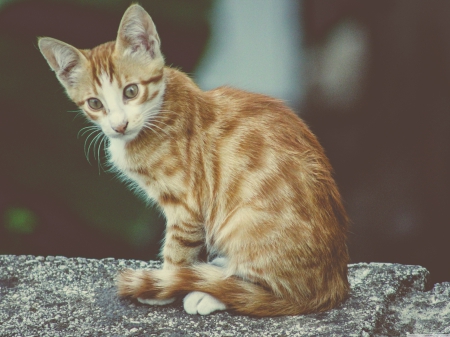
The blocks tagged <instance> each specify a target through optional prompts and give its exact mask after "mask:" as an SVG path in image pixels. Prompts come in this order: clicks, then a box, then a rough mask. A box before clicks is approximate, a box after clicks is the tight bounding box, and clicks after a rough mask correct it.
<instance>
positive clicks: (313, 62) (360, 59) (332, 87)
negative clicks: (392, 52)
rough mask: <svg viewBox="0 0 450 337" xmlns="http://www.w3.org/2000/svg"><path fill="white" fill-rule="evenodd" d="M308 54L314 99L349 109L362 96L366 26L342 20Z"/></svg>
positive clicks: (365, 57) (367, 53)
mask: <svg viewBox="0 0 450 337" xmlns="http://www.w3.org/2000/svg"><path fill="white" fill-rule="evenodd" d="M307 55H308V76H307V80H308V82H307V83H308V90H313V94H314V98H315V99H317V100H318V101H320V102H319V103H320V104H322V105H325V106H326V107H327V108H329V107H332V108H337V109H340V110H344V111H345V110H347V109H350V108H351V107H352V106H353V105H354V103H355V102H356V101H357V100H358V98H360V95H361V93H362V89H363V83H364V78H365V74H366V69H367V65H368V56H369V41H368V35H367V32H366V29H365V28H364V27H363V26H362V25H361V24H359V23H357V22H356V21H352V20H346V21H342V22H341V23H340V24H339V25H337V26H336V27H335V28H334V29H333V30H332V31H331V32H330V34H329V35H328V36H327V38H326V39H325V41H324V42H323V43H321V44H316V45H314V46H313V47H310V48H309V49H308V52H307Z"/></svg>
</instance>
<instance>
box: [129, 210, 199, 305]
mask: <svg viewBox="0 0 450 337" xmlns="http://www.w3.org/2000/svg"><path fill="white" fill-rule="evenodd" d="M204 244H205V234H204V228H203V224H201V223H198V222H195V221H188V220H187V219H184V220H178V221H173V220H169V221H168V223H167V229H166V237H165V240H164V244H163V249H162V252H161V254H162V257H163V259H164V264H163V268H162V269H163V271H164V270H173V269H176V268H181V267H184V266H189V265H192V264H194V263H195V262H196V261H197V260H198V257H199V254H200V252H201V250H202V248H203V246H204ZM145 294H146V295H147V294H149V293H145ZM137 299H138V301H139V302H141V303H143V304H148V305H166V304H169V303H172V302H173V301H175V298H164V299H156V298H152V297H151V295H150V296H149V297H147V296H145V295H144V296H139V297H138V298H137Z"/></svg>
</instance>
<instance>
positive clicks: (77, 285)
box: [0, 255, 450, 337]
mask: <svg viewBox="0 0 450 337" xmlns="http://www.w3.org/2000/svg"><path fill="white" fill-rule="evenodd" d="M127 267H128V268H158V267H160V264H159V263H158V262H154V261H151V262H142V261H133V260H115V259H103V260H90V259H83V258H64V257H52V256H49V257H46V258H44V257H35V256H9V255H3V256H0V336H2V337H6V336H55V337H56V336H327V337H328V336H400V335H405V334H406V333H407V332H408V333H431V332H434V333H450V283H442V284H438V285H436V286H435V287H434V289H432V290H431V291H428V292H425V291H424V290H425V284H426V278H427V276H428V271H427V270H426V269H424V268H422V267H419V266H404V265H395V264H380V263H371V264H363V263H360V264H353V265H350V266H349V279H350V283H351V289H352V290H351V296H350V297H349V299H348V300H347V301H346V302H344V303H343V304H342V305H341V306H339V307H338V308H336V309H333V310H330V311H328V312H325V313H320V314H312V315H306V316H288V317H276V318H253V317H243V316H237V315H233V314H231V313H228V312H219V313H216V314H213V315H210V316H197V315H195V316H191V315H188V314H186V313H185V312H184V310H183V308H182V305H181V301H177V302H175V303H174V304H172V305H169V306H165V307H149V306H145V305H141V304H139V303H137V302H133V301H131V300H128V299H119V298H117V296H116V294H115V288H114V277H115V275H116V273H117V271H118V270H120V269H123V268H127Z"/></svg>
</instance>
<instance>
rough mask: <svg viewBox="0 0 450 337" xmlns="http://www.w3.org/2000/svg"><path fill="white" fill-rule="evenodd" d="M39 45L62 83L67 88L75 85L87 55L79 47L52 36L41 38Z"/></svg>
mask: <svg viewBox="0 0 450 337" xmlns="http://www.w3.org/2000/svg"><path fill="white" fill-rule="evenodd" d="M38 45H39V49H40V51H41V53H42V55H44V57H45V59H46V60H47V62H48V64H49V65H50V67H51V68H52V69H53V71H54V72H55V73H56V76H57V77H58V79H59V81H60V82H61V84H62V85H64V86H65V87H66V88H70V87H72V86H74V85H75V84H76V83H77V77H78V74H79V72H80V69H81V67H82V66H83V64H84V62H86V61H87V60H86V57H85V56H84V55H83V54H82V53H81V52H80V51H79V50H78V49H77V48H75V47H72V46H71V45H69V44H67V43H64V42H62V41H59V40H56V39H52V38H50V37H41V38H39V41H38Z"/></svg>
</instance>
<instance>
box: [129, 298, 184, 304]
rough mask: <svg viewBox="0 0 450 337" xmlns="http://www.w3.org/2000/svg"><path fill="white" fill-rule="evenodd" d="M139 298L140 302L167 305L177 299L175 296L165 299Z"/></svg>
mask: <svg viewBox="0 0 450 337" xmlns="http://www.w3.org/2000/svg"><path fill="white" fill-rule="evenodd" d="M137 300H138V301H139V302H140V303H142V304H147V305H166V304H170V303H173V302H174V301H175V297H174V298H166V299H163V300H158V299H156V298H141V297H138V299H137Z"/></svg>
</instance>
